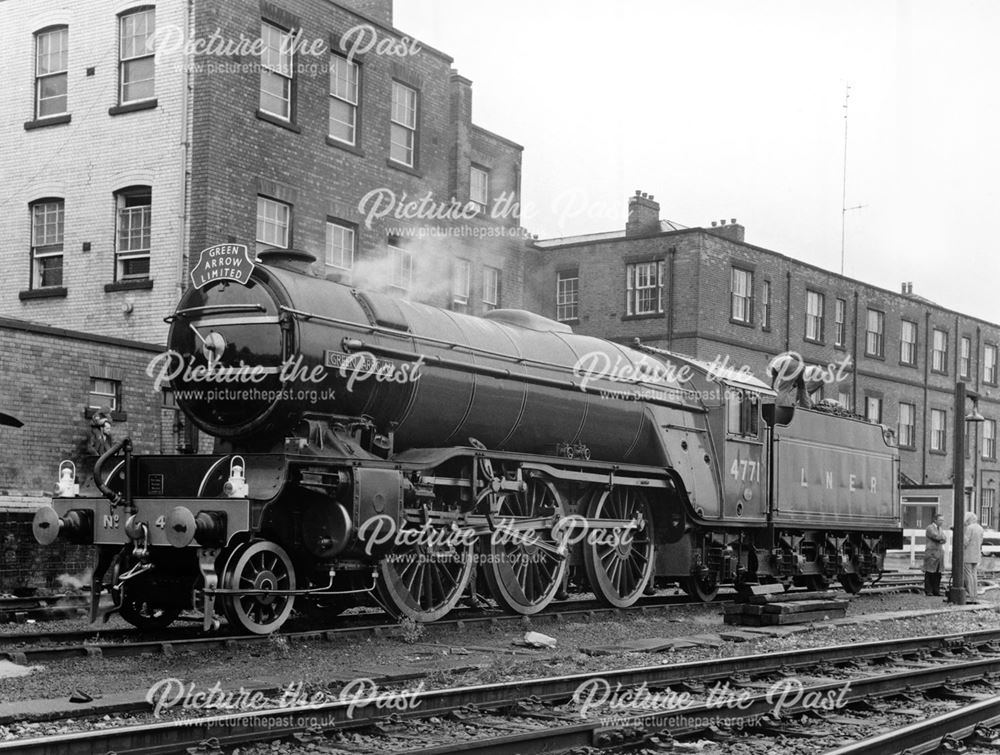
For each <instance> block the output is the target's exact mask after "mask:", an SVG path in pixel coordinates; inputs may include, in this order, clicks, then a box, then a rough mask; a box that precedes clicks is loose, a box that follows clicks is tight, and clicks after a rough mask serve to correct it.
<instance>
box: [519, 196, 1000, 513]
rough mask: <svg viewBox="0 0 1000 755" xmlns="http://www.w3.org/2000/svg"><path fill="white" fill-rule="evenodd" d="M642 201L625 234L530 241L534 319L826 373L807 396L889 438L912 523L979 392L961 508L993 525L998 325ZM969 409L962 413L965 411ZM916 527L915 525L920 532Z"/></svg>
mask: <svg viewBox="0 0 1000 755" xmlns="http://www.w3.org/2000/svg"><path fill="white" fill-rule="evenodd" d="M659 210H660V208H659V204H658V203H657V202H656V201H655V198H654V197H653V196H650V195H646V194H643V193H641V192H637V193H636V195H635V196H633V197H631V198H630V199H629V208H628V220H627V223H626V228H625V229H624V230H621V231H613V232H608V233H600V234H592V235H587V236H576V237H569V238H558V239H547V240H542V241H538V242H536V244H535V246H536V249H537V254H536V256H535V257H534V260H533V266H534V267H533V271H532V272H529V274H528V277H529V279H530V280H532V281H534V282H535V283H536V284H537V285H536V286H535V287H534V288H533V290H532V292H531V294H530V297H529V300H530V301H531V302H532V304H533V306H534V307H535V309H536V311H538V312H540V313H542V314H544V315H546V316H548V317H551V318H553V319H556V320H560V321H562V322H567V323H569V324H571V325H572V326H573V328H574V330H576V331H578V332H583V333H587V334H590V335H595V336H600V337H602V338H608V339H610V340H613V341H619V342H623V343H628V342H631V341H632V340H633V339H634V338H636V337H638V338H640V339H642V341H643V342H646V343H649V344H651V345H654V346H661V347H663V348H667V349H671V350H674V351H677V352H681V353H684V354H689V355H692V356H695V357H697V358H699V359H704V360H707V361H713V360H716V359H720V360H722V362H723V363H726V360H728V365H729V366H735V367H740V366H742V365H748V366H749V367H750V368H751V370H752V371H753V372H754V374H756V375H758V376H761V377H764V378H765V379H766V376H767V366H768V364H769V362H770V361H771V359H772V358H773V357H775V356H776V355H778V354H780V353H783V352H796V353H798V354H800V355H801V357H802V360H803V363H804V364H808V365H813V366H826V365H834V367H833V369H829V370H828V373H830V375H831V376H832V377H837V376H838V375H837V373H838V372H839V377H840V378H842V379H840V380H838V381H835V382H829V383H827V384H825V385H822V386H821V387H820V388H819V390H818V391H817V392H816V393H814V394H813V399H814V400H815V399H821V398H832V399H838V400H840V401H842V402H843V403H844V404H846V406H847V407H848V408H850V409H852V410H853V411H855V412H857V413H859V414H863V415H866V416H868V417H869V418H871V419H875V420H877V421H879V422H881V423H883V424H885V425H887V426H888V427H889V428H891V429H893V430H894V431H895V433H896V436H897V439H898V441H899V445H900V457H901V467H902V469H901V471H902V474H903V476H904V477H903V482H904V486H903V501H904V503H906V504H908V506H907V507H906V516H907V519H906V522H905V524H906V525H907V526H913V527H915V526H926V524H927V517H928V515H929V513H930V510H931V509H933V508H935V507H938V506H940V507H941V508H943V509H944V510H946V511H947V510H949V509H950V507H951V493H950V486H951V471H952V463H953V456H952V453H953V450H954V430H953V427H952V424H953V421H954V415H953V412H954V408H953V407H954V398H953V397H954V390H955V383H956V381H958V380H962V381H964V382H965V383H966V384H967V385H968V387H969V388H970V389H972V390H974V391H976V392H977V393H978V394H979V395H980V400H979V410H980V412H981V413H982V414H983V415H984V416H985V418H986V421H985V422H983V423H981V424H979V425H978V426H977V425H969V428H970V431H971V433H970V434H971V437H970V443H969V448H968V453H967V461H966V470H967V472H966V489H967V505H968V506H970V507H971V506H974V507H975V508H976V510H977V511H979V512H980V513H981V517H982V519H983V520H984V521H985V522H986V523H987V524H988V525H989V526H991V527H994V528H996V527H997V526H998V525H1000V522H998V511H997V488H998V486H1000V463H998V459H997V442H996V437H997V422H998V420H1000V373H998V363H997V362H998V349H1000V325H996V324H994V323H990V322H986V321H983V320H979V319H976V318H974V317H969V316H967V315H963V314H961V313H959V312H954V311H952V310H949V309H946V308H944V307H940V306H937V305H936V304H934V303H933V302H931V301H928V300H927V299H924V298H922V297H920V296H918V295H916V294H914V293H913V290H912V284H903V286H902V287H901V291H900V292H898V293H897V292H893V291H887V290H885V289H881V288H878V287H876V286H871V285H869V284H866V283H863V282H861V281H857V280H853V279H851V278H847V277H845V276H842V275H838V274H837V273H833V272H830V271H828V270H823V269H821V268H818V267H816V266H813V265H809V264H806V263H804V262H800V261H798V260H795V259H793V258H791V257H788V256H786V255H783V254H779V253H777V252H773V251H771V250H768V249H763V248H761V247H758V246H754V245H753V244H750V243H747V242H746V241H745V240H744V228H743V226H741V225H739V224H738V223H736V221H735V220H731V221H729V222H726V221H722V222H713V223H711V225H710V227H707V228H686V227H683V226H680V225H678V224H676V223H671V222H669V221H665V220H661V219H660V217H659ZM969 408H970V409H971V404H970V407H969ZM921 523H922V525H921Z"/></svg>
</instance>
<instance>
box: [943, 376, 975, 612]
mask: <svg viewBox="0 0 1000 755" xmlns="http://www.w3.org/2000/svg"><path fill="white" fill-rule="evenodd" d="M966 397H971V398H972V401H973V409H972V412H971V413H970V414H969V415H968V416H966V415H965V399H966ZM978 402H979V394H978V393H976V392H974V391H966V390H965V383H963V382H961V381H959V382H958V383H956V384H955V452H954V453H955V461H954V466H953V468H952V477H953V480H952V495H953V497H954V499H955V500H954V522H953V524H952V528H951V589H950V590H949V591H948V602H949V603H954V604H955V605H958V606H964V605H965V553H964V548H965V423H966V422H982V421H983V416H982V415H981V414H980V413H979V411H978V409H977V408H976V404H978Z"/></svg>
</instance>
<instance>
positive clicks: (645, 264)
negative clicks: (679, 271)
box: [625, 259, 666, 317]
mask: <svg viewBox="0 0 1000 755" xmlns="http://www.w3.org/2000/svg"><path fill="white" fill-rule="evenodd" d="M665 269H666V266H665V264H664V261H663V260H655V259H654V260H642V261H637V262H629V263H627V264H626V265H625V315H626V317H646V316H650V315H661V314H663V277H664V272H665Z"/></svg>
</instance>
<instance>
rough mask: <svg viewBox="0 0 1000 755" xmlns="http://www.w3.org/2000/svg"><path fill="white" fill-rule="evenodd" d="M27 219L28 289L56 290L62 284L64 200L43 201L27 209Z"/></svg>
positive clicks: (35, 202)
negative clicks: (29, 260)
mask: <svg viewBox="0 0 1000 755" xmlns="http://www.w3.org/2000/svg"><path fill="white" fill-rule="evenodd" d="M28 208H29V213H30V218H31V281H30V283H31V288H32V289H45V288H60V287H61V286H62V285H63V280H64V277H63V276H64V272H65V270H64V265H65V258H64V251H65V236H66V200H64V199H63V198H62V197H44V198H42V199H37V200H35V201H34V202H32V203H31V204H30V205H28Z"/></svg>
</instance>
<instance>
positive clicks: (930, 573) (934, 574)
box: [924, 513, 947, 595]
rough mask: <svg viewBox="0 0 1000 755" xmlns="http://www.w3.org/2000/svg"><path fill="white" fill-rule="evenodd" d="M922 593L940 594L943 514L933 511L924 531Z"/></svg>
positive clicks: (943, 538) (944, 540)
mask: <svg viewBox="0 0 1000 755" xmlns="http://www.w3.org/2000/svg"><path fill="white" fill-rule="evenodd" d="M924 536H925V537H926V538H927V545H926V546H924V595H941V562H942V561H943V560H944V544H945V542H946V540H947V538H946V537H945V535H944V516H943V515H942V514H940V513H935V514H934V518H933V519H932V520H931V523H930V524H929V525H927V530H926V531H925V532H924Z"/></svg>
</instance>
